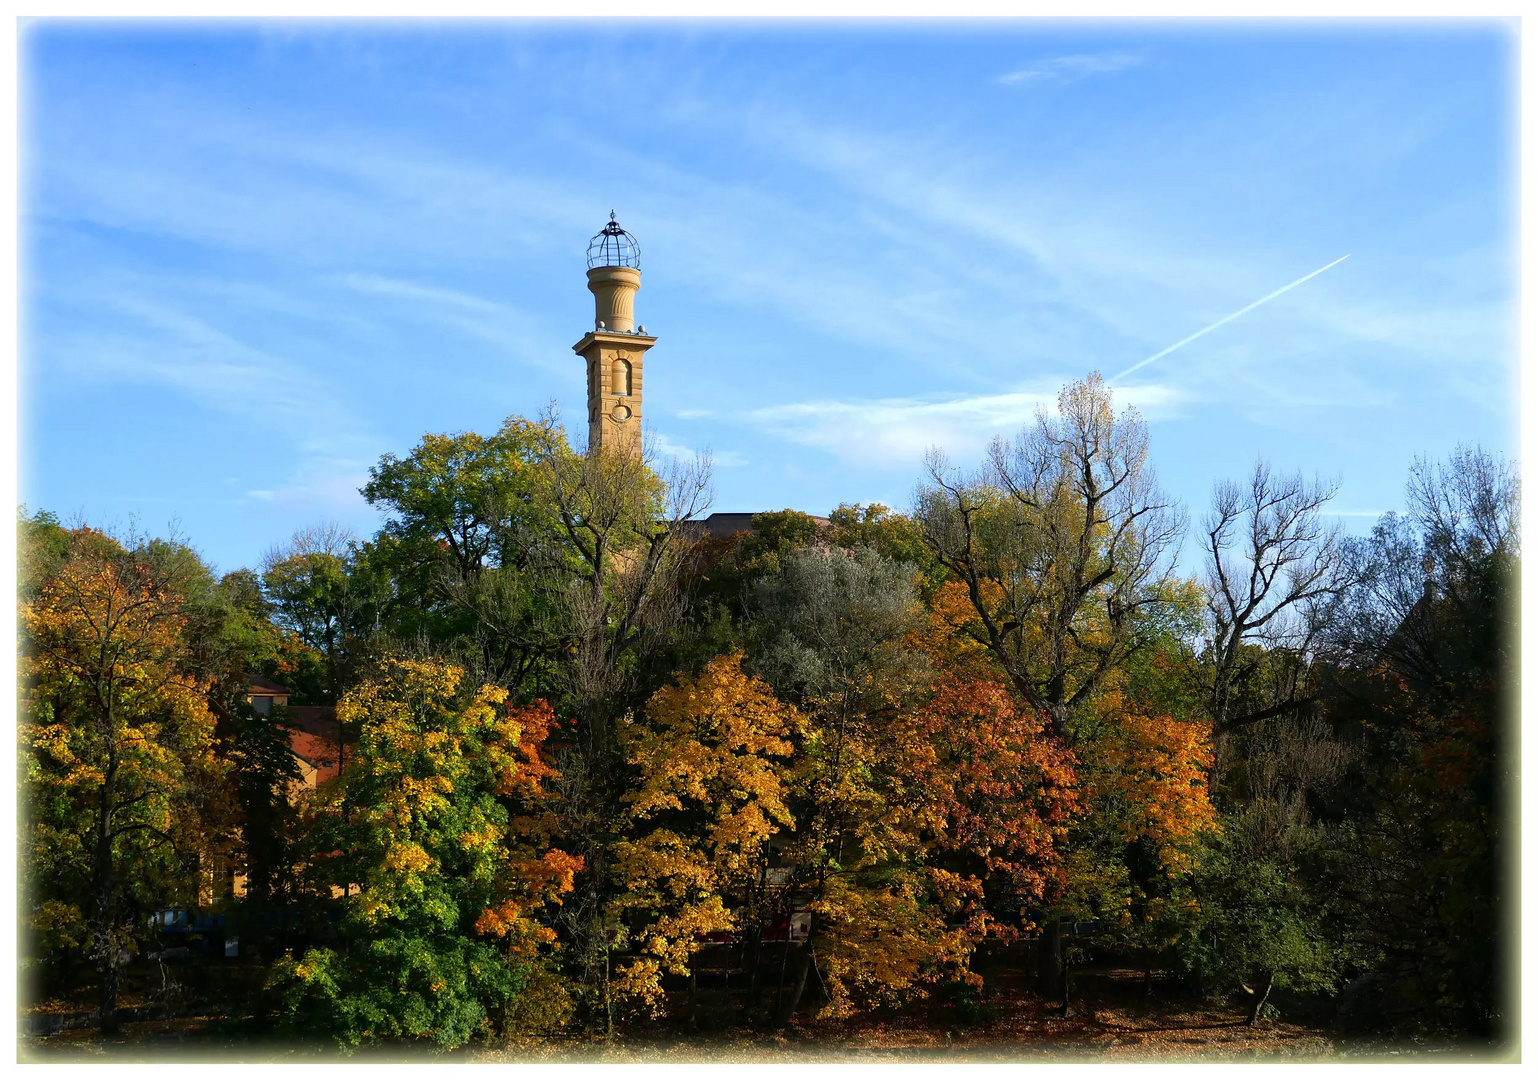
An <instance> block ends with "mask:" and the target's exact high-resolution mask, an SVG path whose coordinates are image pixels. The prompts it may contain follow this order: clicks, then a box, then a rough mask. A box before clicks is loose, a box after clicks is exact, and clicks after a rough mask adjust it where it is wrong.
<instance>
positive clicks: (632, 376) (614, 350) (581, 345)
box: [572, 213, 657, 454]
mask: <svg viewBox="0 0 1538 1080" xmlns="http://www.w3.org/2000/svg"><path fill="white" fill-rule="evenodd" d="M587 267H588V270H587V287H588V288H589V289H590V290H592V293H593V301H594V313H593V329H592V330H590V331H588V332H587V334H585V335H584V336H583V338H582V340H581V341H579V342H577V343H576V344H575V345H573V346H572V351H573V352H575V353H577V354H578V355H579V356H581V357H582V358H583V359H584V360H585V361H587V444H588V447H589V449H592V450H596V449H598V448H599V447H603V448H605V449H610V450H624V451H626V452H627V453H632V454H639V453H640V452H641V360H642V357H644V356H645V355H646V350H647V349H650V348H651V347H652V346H653V345H654V344H656V341H657V339H656V338H654V337H648V336H647V334H646V327H644V326H636V324H635V294H636V290H638V289H639V288H640V287H641V247H640V245H639V244H637V243H636V241H635V237H633V236H631V235H630V234H629V233H627V232H626V231H625V230H624V229H622V228H620V227H619V222H617V221H615V220H614V215H613V214H612V213H611V214H610V215H609V223H608V224H607V225H605V226H604V227H603V231H602V232H600V233H599V234H598V235H597V236H595V237H593V242H592V243H591V244H589V245H588V248H587Z"/></svg>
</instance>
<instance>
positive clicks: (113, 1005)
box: [92, 755, 118, 1035]
mask: <svg viewBox="0 0 1538 1080" xmlns="http://www.w3.org/2000/svg"><path fill="white" fill-rule="evenodd" d="M116 780H117V762H116V761H115V760H114V758H113V757H112V756H111V755H109V757H108V762H107V770H106V776H105V778H104V780H103V783H102V787H101V808H100V811H99V812H98V814H97V818H96V867H95V875H94V877H95V881H94V883H93V884H94V885H95V890H94V891H95V893H96V895H95V897H94V898H93V899H94V901H95V903H94V907H95V909H96V910H95V911H94V912H93V914H94V916H95V918H94V920H93V921H94V923H95V925H94V926H93V927H92V930H93V932H94V933H95V936H96V947H95V949H94V950H93V951H94V952H95V954H96V955H95V960H96V988H97V993H98V1002H99V1004H98V1010H99V1011H98V1014H97V1015H98V1017H99V1020H98V1024H99V1027H100V1030H101V1033H102V1034H103V1035H111V1034H114V1033H115V1032H116V1031H117V967H118V959H117V954H118V938H117V932H116V931H117V925H116V922H117V919H116V916H117V905H116V903H115V902H114V901H115V899H116V896H115V894H116V892H117V876H116V874H114V873H113V865H112V801H113V799H114V798H115V797H116V788H117V784H116Z"/></svg>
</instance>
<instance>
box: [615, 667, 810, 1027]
mask: <svg viewBox="0 0 1538 1080" xmlns="http://www.w3.org/2000/svg"><path fill="white" fill-rule="evenodd" d="M800 724H801V717H800V715H799V714H798V713H797V711H796V710H795V709H794V708H792V707H791V706H789V705H785V704H783V703H781V702H780V701H778V700H777V699H776V698H775V696H774V694H773V692H772V691H771V690H770V689H769V687H768V686H767V685H765V684H764V683H763V682H761V681H760V680H758V679H756V678H753V677H751V676H748V675H746V674H744V672H743V670H742V655H741V654H740V653H736V654H733V655H730V656H720V657H717V658H716V659H714V660H712V661H710V663H708V664H707V665H706V666H705V670H704V672H703V673H702V674H701V675H700V676H699V678H697V679H687V678H686V679H681V680H680V681H679V682H678V684H677V685H676V686H670V687H665V688H664V689H662V690H659V691H658V692H657V693H656V695H655V696H653V698H652V700H651V702H650V703H649V704H648V705H647V708H646V712H645V715H644V717H643V718H642V719H641V720H637V721H631V722H627V723H626V724H625V725H623V726H622V728H621V741H622V744H623V745H624V747H625V749H626V751H627V757H628V759H629V761H630V762H631V763H632V764H633V765H635V766H637V767H638V768H639V770H640V784H639V787H638V788H637V789H636V790H635V791H633V792H631V793H630V794H629V795H627V796H626V800H627V801H628V803H629V809H628V811H627V817H628V819H629V821H630V822H631V823H632V825H633V827H634V828H635V833H634V838H633V839H627V840H624V841H621V842H620V843H619V844H618V845H616V848H615V867H616V872H617V874H618V876H619V879H620V881H621V882H622V883H623V885H624V886H625V888H626V890H627V891H626V893H625V894H624V895H623V896H621V897H620V898H619V899H618V900H617V901H616V902H615V905H614V910H615V914H617V915H619V916H621V917H622V918H626V919H627V920H628V921H630V922H632V923H634V924H637V925H638V929H637V931H636V940H637V943H638V945H639V950H638V951H639V955H637V956H636V957H635V958H634V959H632V960H631V961H630V962H629V963H627V964H626V965H625V966H624V967H623V968H622V969H621V971H620V972H619V977H618V979H617V980H616V982H615V988H616V990H617V991H618V992H619V994H620V995H621V996H625V997H629V998H632V999H636V1000H638V1001H639V1002H640V1003H642V1004H643V1005H644V1006H645V1007H646V1008H647V1009H649V1010H650V1011H652V1012H654V1013H655V1012H657V1011H660V1009H661V1007H662V976H663V975H664V974H673V975H685V974H688V973H689V970H690V962H691V958H692V957H693V956H694V954H695V953H697V952H698V951H699V949H700V948H701V947H702V945H703V944H704V941H705V938H706V935H708V934H711V933H719V932H727V931H731V930H733V929H736V928H738V926H739V924H740V914H741V906H742V905H743V904H744V903H745V901H746V900H747V897H748V893H749V890H750V888H751V886H752V884H753V883H754V881H755V880H756V879H757V877H758V875H759V873H760V870H761V868H762V866H763V864H764V856H765V850H766V845H767V844H768V842H769V838H770V837H771V836H773V835H775V834H776V833H777V832H780V831H782V830H786V831H789V830H793V829H794V827H795V822H794V820H793V819H792V817H791V812H790V810H789V809H788V808H787V806H786V792H787V786H786V766H785V761H786V759H788V758H789V757H790V755H791V753H792V751H793V745H792V743H791V741H790V739H791V736H792V735H793V734H794V733H795V732H796V731H797V730H798V728H799V726H800Z"/></svg>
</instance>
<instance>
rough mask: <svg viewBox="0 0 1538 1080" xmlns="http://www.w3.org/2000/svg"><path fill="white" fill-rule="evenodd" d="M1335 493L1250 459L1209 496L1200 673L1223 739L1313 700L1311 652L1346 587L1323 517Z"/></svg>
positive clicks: (1333, 531) (1335, 535)
mask: <svg viewBox="0 0 1538 1080" xmlns="http://www.w3.org/2000/svg"><path fill="white" fill-rule="evenodd" d="M1335 490H1336V487H1335V485H1333V484H1328V485H1327V484H1322V483H1319V482H1318V481H1314V482H1308V481H1305V480H1304V479H1303V477H1302V476H1301V475H1296V474H1295V475H1292V476H1277V475H1275V474H1273V473H1272V471H1271V469H1270V467H1269V466H1268V465H1266V464H1265V463H1264V462H1257V463H1256V465H1255V470H1254V472H1253V473H1252V474H1251V477H1250V482H1249V484H1248V485H1247V486H1246V487H1243V488H1241V487H1240V486H1239V485H1237V484H1234V483H1230V482H1223V483H1219V484H1218V485H1217V486H1216V488H1215V489H1214V491H1213V499H1212V511H1211V513H1210V514H1209V516H1208V518H1207V521H1206V522H1205V526H1204V527H1205V533H1206V541H1205V544H1204V551H1203V555H1204V557H1205V559H1206V562H1207V585H1208V608H1209V613H1210V620H1211V621H1210V627H1209V633H1210V637H1209V641H1208V645H1207V656H1208V664H1207V666H1206V670H1207V671H1208V673H1209V674H1208V679H1207V695H1208V700H1209V710H1210V712H1211V715H1212V721H1213V726H1214V729H1215V731H1216V732H1217V734H1218V736H1219V737H1220V738H1221V737H1222V736H1225V735H1227V734H1228V733H1229V732H1230V731H1233V730H1234V729H1236V728H1240V727H1243V726H1245V725H1247V724H1254V723H1257V722H1259V721H1262V720H1265V719H1268V718H1269V717H1273V716H1280V715H1281V714H1283V713H1286V712H1290V711H1295V710H1297V709H1299V708H1301V707H1303V706H1306V705H1307V704H1309V703H1310V702H1312V701H1313V700H1314V694H1313V691H1312V687H1311V686H1310V685H1309V684H1310V677H1311V669H1310V661H1311V659H1312V656H1311V654H1312V650H1313V647H1314V645H1315V644H1316V642H1317V640H1318V637H1319V635H1320V633H1321V632H1322V631H1323V630H1324V629H1325V626H1326V624H1327V621H1328V618H1329V613H1330V610H1331V608H1332V606H1333V605H1334V603H1335V602H1336V601H1337V600H1338V598H1339V597H1340V596H1341V594H1342V592H1343V591H1344V590H1345V589H1346V587H1347V586H1348V584H1349V582H1350V579H1349V572H1348V568H1347V565H1346V563H1345V561H1344V559H1343V554H1342V550H1341V544H1340V533H1339V530H1338V529H1337V528H1335V527H1333V526H1330V525H1327V524H1326V523H1325V522H1324V520H1323V518H1322V516H1321V515H1322V512H1323V507H1324V504H1325V503H1326V502H1328V501H1329V500H1330V498H1332V497H1333V496H1334V494H1335Z"/></svg>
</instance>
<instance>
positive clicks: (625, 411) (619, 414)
mask: <svg viewBox="0 0 1538 1080" xmlns="http://www.w3.org/2000/svg"><path fill="white" fill-rule="evenodd" d="M609 415H610V416H612V417H613V418H614V419H615V421H616V422H617V423H621V424H623V423H624V422H625V421H626V420H629V419H630V406H629V405H616V406H614V411H613V412H611V413H610V414H609Z"/></svg>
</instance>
